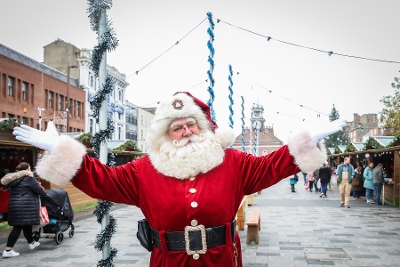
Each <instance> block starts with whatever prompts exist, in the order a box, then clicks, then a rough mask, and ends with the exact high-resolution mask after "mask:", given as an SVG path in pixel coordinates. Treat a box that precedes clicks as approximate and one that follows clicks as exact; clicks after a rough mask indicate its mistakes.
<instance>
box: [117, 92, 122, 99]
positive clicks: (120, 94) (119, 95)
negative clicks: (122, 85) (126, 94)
mask: <svg viewBox="0 0 400 267" xmlns="http://www.w3.org/2000/svg"><path fill="white" fill-rule="evenodd" d="M118 100H119V101H122V92H121V91H118Z"/></svg>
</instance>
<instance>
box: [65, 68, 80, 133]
mask: <svg viewBox="0 0 400 267" xmlns="http://www.w3.org/2000/svg"><path fill="white" fill-rule="evenodd" d="M71 68H72V69H76V68H79V67H78V66H68V67H67V107H66V108H65V111H66V112H67V131H66V132H67V133H68V131H69V109H70V106H69V79H70V69H71Z"/></svg>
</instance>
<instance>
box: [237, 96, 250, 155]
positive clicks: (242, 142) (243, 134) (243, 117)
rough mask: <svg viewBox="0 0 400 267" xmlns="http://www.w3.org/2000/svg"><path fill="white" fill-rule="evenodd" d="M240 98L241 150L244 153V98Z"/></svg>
mask: <svg viewBox="0 0 400 267" xmlns="http://www.w3.org/2000/svg"><path fill="white" fill-rule="evenodd" d="M240 97H241V98H242V150H243V152H246V148H245V147H244V145H245V142H244V97H243V96H240ZM250 138H251V137H250Z"/></svg>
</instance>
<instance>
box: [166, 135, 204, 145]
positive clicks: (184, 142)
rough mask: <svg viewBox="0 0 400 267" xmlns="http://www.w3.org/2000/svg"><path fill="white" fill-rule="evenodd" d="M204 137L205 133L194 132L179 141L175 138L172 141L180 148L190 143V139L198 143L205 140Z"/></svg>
mask: <svg viewBox="0 0 400 267" xmlns="http://www.w3.org/2000/svg"><path fill="white" fill-rule="evenodd" d="M204 138H205V136H204V134H199V135H195V134H192V135H191V136H189V137H185V138H182V139H181V140H179V141H178V140H174V141H172V143H173V144H174V146H175V147H178V148H179V147H183V146H186V145H187V144H188V143H189V141H190V142H192V143H198V142H201V141H203V140H204Z"/></svg>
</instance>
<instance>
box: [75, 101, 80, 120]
mask: <svg viewBox="0 0 400 267" xmlns="http://www.w3.org/2000/svg"><path fill="white" fill-rule="evenodd" d="M75 111H76V114H75V115H76V116H77V117H81V102H79V101H76V110H75Z"/></svg>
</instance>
